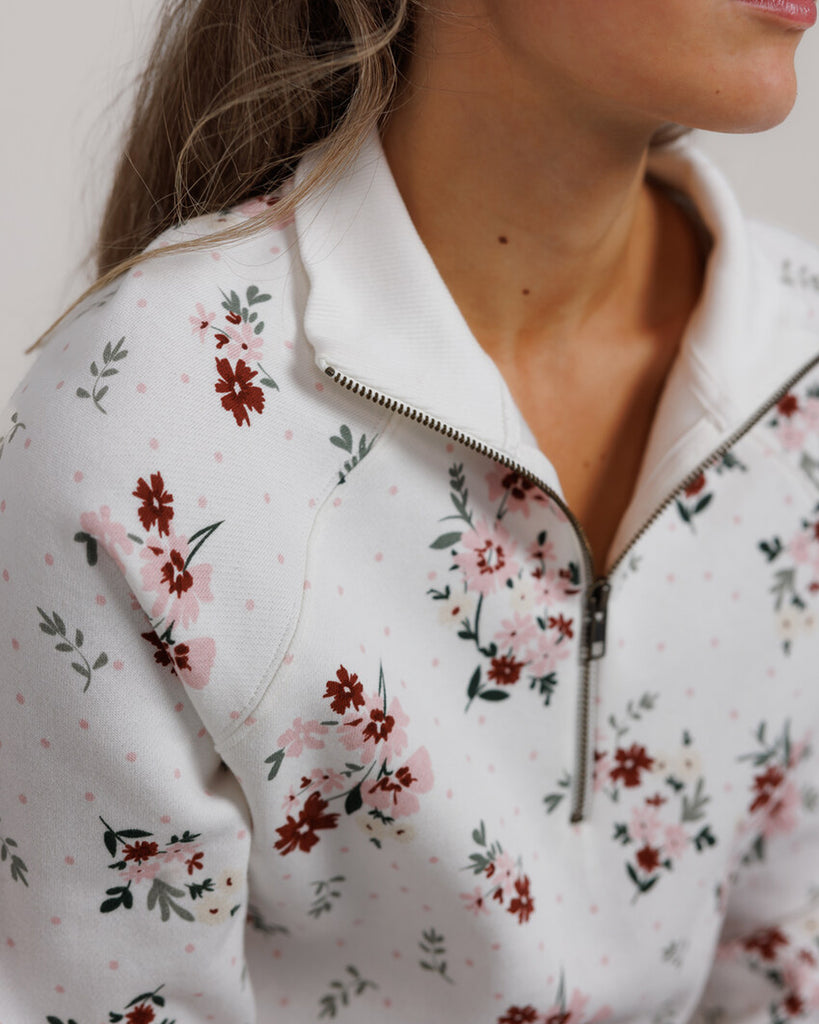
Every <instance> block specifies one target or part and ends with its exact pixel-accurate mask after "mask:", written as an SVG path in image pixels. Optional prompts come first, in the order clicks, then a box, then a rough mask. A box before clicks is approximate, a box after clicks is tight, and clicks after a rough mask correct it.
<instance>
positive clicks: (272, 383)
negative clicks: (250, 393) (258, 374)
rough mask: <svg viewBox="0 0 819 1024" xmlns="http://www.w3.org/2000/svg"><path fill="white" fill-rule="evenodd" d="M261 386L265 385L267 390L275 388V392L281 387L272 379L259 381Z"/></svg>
mask: <svg viewBox="0 0 819 1024" xmlns="http://www.w3.org/2000/svg"><path fill="white" fill-rule="evenodd" d="M259 383H260V384H263V385H264V386H265V387H266V388H273V390H274V391H278V390H279V385H278V384H277V383H276V382H275V380H273V378H272V377H262V378H261V379H260V380H259Z"/></svg>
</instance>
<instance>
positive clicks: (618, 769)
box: [609, 743, 654, 788]
mask: <svg viewBox="0 0 819 1024" xmlns="http://www.w3.org/2000/svg"><path fill="white" fill-rule="evenodd" d="M614 759H615V761H616V762H617V764H616V766H615V767H614V768H612V770H611V771H610V772H609V775H610V777H611V781H612V782H617V780H618V779H622V780H623V785H624V786H628V787H629V788H631V787H633V786H639V785H640V772H641V771H643V770H645V771H649V770H650V769H651V767H652V766H653V765H654V758H653V757H649V756H648V754H647V753H646V748H645V747H641V746H638V745H637V744H636V743H632V745H631V747H630V749H629V750H623V748H622V747H620V748H619V749H618V750H617V752H616V753H615V755H614Z"/></svg>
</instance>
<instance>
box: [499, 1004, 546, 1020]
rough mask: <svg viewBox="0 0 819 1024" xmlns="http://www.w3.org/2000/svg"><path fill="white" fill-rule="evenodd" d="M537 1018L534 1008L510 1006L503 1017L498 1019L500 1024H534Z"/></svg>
mask: <svg viewBox="0 0 819 1024" xmlns="http://www.w3.org/2000/svg"><path fill="white" fill-rule="evenodd" d="M537 1018H538V1012H537V1010H536V1009H535V1008H534V1006H510V1007H509V1009H508V1010H507V1011H506V1013H505V1014H504V1015H503V1016H502V1017H498V1024H532V1022H533V1021H536V1020H537Z"/></svg>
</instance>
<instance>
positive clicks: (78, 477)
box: [74, 469, 82, 484]
mask: <svg viewBox="0 0 819 1024" xmlns="http://www.w3.org/2000/svg"><path fill="white" fill-rule="evenodd" d="M74 483H75V484H81V483H82V471H81V470H79V469H78V470H77V472H76V473H75V474H74Z"/></svg>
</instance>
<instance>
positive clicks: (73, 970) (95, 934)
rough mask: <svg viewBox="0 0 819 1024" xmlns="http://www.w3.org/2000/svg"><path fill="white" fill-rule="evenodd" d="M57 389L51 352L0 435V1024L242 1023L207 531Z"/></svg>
mask: <svg viewBox="0 0 819 1024" xmlns="http://www.w3.org/2000/svg"><path fill="white" fill-rule="evenodd" d="M85 322H86V323H87V321H85ZM81 325H82V321H80V326H81ZM79 334H80V332H79V330H78V328H77V327H76V326H75V328H73V329H71V330H69V332H68V338H69V339H70V340H71V341H72V342H73V341H76V340H77V338H78V337H79ZM92 335H93V337H92V341H91V342H90V343H89V346H90V347H93V346H97V347H99V348H100V349H101V350H102V349H103V348H105V351H104V352H101V357H100V359H99V365H98V366H97V367H95V369H96V370H97V373H98V376H99V370H100V367H102V366H103V365H107V366H108V367H109V368H112V369H118V370H121V373H119V374H117V375H115V374H111V375H110V376H108V378H107V380H108V383H109V384H110V385H111V392H110V399H113V398H114V392H115V386H116V389H119V391H120V394H123V393H124V390H125V388H126V387H128V388H129V390H131V391H132V392H134V393H135V394H137V395H138V394H139V392H137V391H136V384H137V381H136V380H135V379H134V377H133V373H128V372H127V367H128V363H127V359H122V360H119V361H118V360H117V359H116V358H115V357H116V356H117V355H118V354H119V353H121V352H127V342H125V343H123V344H122V345H121V346H120V347H119V349H117V348H116V340H117V339H114V340H113V341H112V342H111V344H110V345H108V344H107V342H104V340H103V339H104V338H105V337H106V336H105V334H102V335H101V336H99V335H97V334H96V332H95V331H94V332H92ZM63 340H64V339H63V337H60V338H59V343H60V347H62V342H63ZM52 344H53V343H52ZM66 348H68V344H66ZM112 354H113V355H112ZM64 358H67V357H64ZM82 369H83V371H84V373H86V374H87V372H88V370H87V367H86V366H85V365H83V366H82ZM63 372H65V364H63V367H62V369H61V361H60V357H59V356H58V355H56V354H55V353H54V352H51V351H47V352H46V353H45V355H44V357H43V359H42V360H41V363H40V364H38V366H37V367H35V369H34V371H33V373H32V375H30V377H29V379H28V380H27V381H26V382H24V384H23V386H22V387H21V388H20V389H18V392H17V394H16V395H15V397H14V399H13V405H12V406H11V408H10V409H8V410H7V411H6V412H5V413H4V418H3V421H2V427H0V429H2V431H3V435H2V440H1V441H0V649H1V650H2V659H0V680H1V683H0V840H2V844H1V845H0V1020H1V1021H2V1022H3V1024H36V1022H45V1021H50V1022H51V1024H54V1022H69V1021H75V1022H77V1024H93V1022H97V1021H100V1020H109V1019H110V1020H112V1021H114V1020H123V1019H124V1020H126V1021H127V1022H128V1024H149V1022H152V1021H156V1022H157V1024H159V1022H161V1021H167V1022H171V1021H180V1022H181V1021H185V1022H186V1024H188V1022H195V1021H205V1020H217V1021H219V1022H224V1024H228V1022H230V1024H248V1022H250V1021H251V1020H252V1019H253V1016H254V1014H253V1001H252V993H251V991H250V985H249V983H248V981H247V979H246V977H245V972H244V957H243V932H244V924H245V919H246V916H247V914H246V910H247V884H246V875H247V862H248V856H249V849H250V842H251V839H250V825H249V815H248V811H247V806H246V803H245V801H244V798H243V795H242V791H241V788H240V786H239V784H238V782H237V780H236V779H235V778H234V777H233V776H232V775H231V774H230V773H229V772H228V771H227V770H226V769H225V767H224V765H223V764H222V761H221V758H220V757H219V755H218V754H217V752H216V749H215V746H214V742H213V739H212V737H211V734H210V733H209V731H208V730H207V729H206V728H205V726H204V725H203V721H202V719H201V717H200V715H199V714H198V712H197V710H196V708H195V707H194V705H193V703H192V701H191V700H190V695H191V694H193V693H195V692H196V690H197V687H198V688H201V687H202V686H203V685H204V684H205V682H206V681H207V676H208V673H209V672H210V670H211V666H212V662H213V660H214V651H215V641H214V639H213V638H212V637H205V636H202V635H200V633H199V632H198V631H197V630H196V629H195V628H194V625H195V620H198V619H199V620H200V621H201V617H200V612H201V608H202V607H203V606H204V605H205V604H206V603H210V602H212V599H213V590H214V589H215V585H214V584H213V583H212V580H211V578H210V567H209V566H208V565H207V560H206V558H205V557H204V556H205V555H206V549H205V548H204V547H200V548H199V550H198V551H197V552H195V553H194V548H195V546H196V545H197V543H199V542H206V541H207V540H208V539H209V537H210V536H211V535H212V532H213V529H215V527H213V523H212V522H211V520H210V519H208V518H207V516H208V513H207V511H205V512H204V514H203V516H202V518H203V520H204V521H203V522H201V523H200V522H196V523H194V524H193V525H192V526H187V525H185V526H183V525H182V523H181V520H182V519H183V517H184V509H183V508H180V506H181V505H182V504H183V491H184V488H182V489H180V490H179V491H178V496H177V497H176V498H174V495H173V493H172V492H171V491H170V490H168V489H166V488H165V486H164V484H163V482H162V473H161V471H159V470H157V468H156V462H157V458H156V456H155V455H154V453H153V452H152V451H151V450H150V448H149V447H147V446H146V448H145V455H144V462H145V465H146V471H145V473H144V475H142V474H140V473H139V472H137V471H134V472H133V473H132V472H131V463H132V461H133V459H132V458H129V452H128V448H127V445H125V444H123V431H127V430H129V429H131V427H130V426H129V424H128V423H127V421H122V422H120V423H119V424H117V422H116V417H115V416H114V415H111V414H112V413H115V411H116V408H115V406H114V403H113V402H112V401H111V400H110V399H109V401H108V402H106V400H105V398H104V397H103V398H102V399H100V396H99V392H100V389H101V387H102V386H104V383H103V384H100V383H99V381H98V382H97V383H98V387H97V389H96V395H95V396H92V395H90V390H91V389H90V388H89V389H88V394H89V397H83V394H82V392H83V390H85V388H84V382H83V381H81V380H78V379H77V378H76V376H75V378H74V379H73V380H70V379H69V380H67V381H66V382H65V383H64V384H62V385H60V381H61V380H62V379H63V378H62V373H63ZM69 388H70V392H69V390H68V389H69ZM95 403H96V405H95ZM106 406H107V408H106ZM102 410H105V411H104V412H103V411H102ZM142 458H143V456H142V451H141V449H140V453H139V459H142ZM139 459H138V460H137V461H139ZM151 470H153V472H151ZM129 474H131V476H132V477H133V479H130V478H129ZM166 475H168V476H169V477H170V476H172V475H173V474H168V473H167V471H166ZM177 479H179V478H178V477H177ZM134 492H135V493H134ZM106 495H110V496H109V497H106ZM194 497H196V496H194ZM194 506H195V507H196V502H194ZM197 530H198V531H199V534H198V537H194V536H193V535H194V534H196V532H197ZM209 530H210V533H209V532H208V531H209ZM183 532H184V536H183ZM182 551H184V558H185V559H187V562H188V564H187V566H184V565H183V564H182V562H180V557H181V556H180V552H182ZM197 555H198V556H199V557H197ZM177 563H178V564H177ZM166 567H167V568H166ZM163 572H165V574H166V576H167V579H166V581H165V582H166V583H168V586H167V587H166V588H165V596H164V598H163V597H162V596H161V594H160V593H159V592H158V591H151V590H150V587H151V585H152V584H153V583H154V582H156V580H155V579H154V577H155V576H158V577H159V578H161V576H162V573H163ZM168 573H171V574H173V573H176V574H177V575H176V576H168ZM128 574H129V575H130V582H129V579H127V578H126V575H128ZM186 574H187V575H186ZM131 584H134V586H132V585H131ZM136 584H139V588H140V589H141V592H142V601H143V604H140V603H139V602H138V601H137V600H136V599H135V597H134V594H133V590H134V589H137V588H136ZM151 600H153V602H154V604H153V605H152V604H151ZM143 605H144V606H145V607H143ZM146 608H147V611H146ZM185 627H187V629H186V628H185Z"/></svg>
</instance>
